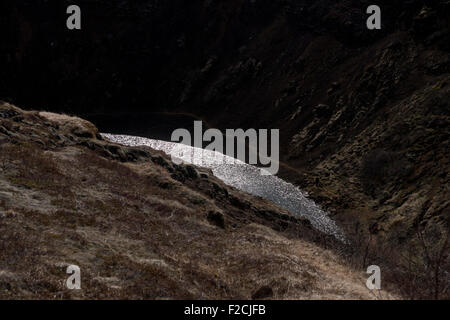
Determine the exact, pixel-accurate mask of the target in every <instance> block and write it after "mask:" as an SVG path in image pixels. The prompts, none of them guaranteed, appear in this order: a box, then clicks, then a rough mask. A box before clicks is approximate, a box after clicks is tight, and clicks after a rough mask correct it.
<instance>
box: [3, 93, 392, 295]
mask: <svg viewBox="0 0 450 320" xmlns="http://www.w3.org/2000/svg"><path fill="white" fill-rule="evenodd" d="M0 115H1V117H0V298H1V299H11V298H21V299H36V298H38V299H61V298H74V299H80V298H81V299H85V298H91V299H119V298H120V299H173V298H176V299H223V298H228V299H250V298H251V297H252V296H253V297H254V298H276V299H282V298H283V299H284V298H286V299H288V298H290V299H299V298H305V299H325V298H326V299H340V298H351V299H371V298H374V296H372V295H371V294H370V293H369V292H368V291H367V289H366V287H365V285H364V283H365V280H364V278H363V277H362V276H361V275H360V274H359V272H357V271H352V270H351V269H350V267H349V266H347V265H346V264H345V263H344V261H343V260H342V258H340V257H339V256H338V255H337V254H335V253H333V252H332V251H330V250H329V249H325V246H326V247H328V248H333V247H335V246H336V247H337V244H336V243H335V242H333V241H332V239H330V238H327V237H326V236H324V235H323V234H321V233H320V232H317V231H315V230H313V229H312V228H310V227H309V226H308V225H305V223H304V222H303V221H302V220H299V219H296V218H295V217H293V216H292V215H290V214H289V213H288V212H285V211H283V210H282V209H280V208H278V207H276V206H274V205H273V204H271V203H269V202H266V201H264V200H262V199H260V198H255V197H252V196H249V195H247V194H243V193H240V192H238V191H236V190H235V189H232V188H230V187H227V186H225V185H224V184H223V183H222V182H221V181H219V180H217V179H216V178H215V177H213V176H212V175H205V176H204V177H203V178H200V177H199V173H203V171H204V169H201V168H195V167H193V166H177V165H175V164H173V163H172V162H171V161H170V158H169V157H168V156H166V155H165V154H161V153H159V152H157V151H155V150H152V149H150V148H129V147H124V146H120V145H116V144H113V143H111V142H108V141H105V140H102V139H100V137H99V136H98V135H97V129H96V128H95V127H94V126H93V125H92V124H91V123H89V122H87V121H85V120H82V119H80V118H77V117H70V116H66V115H58V114H53V113H43V112H34V111H23V110H21V109H19V108H17V107H14V106H12V105H10V104H7V103H3V102H1V103H0ZM174 172H178V173H179V174H180V175H183V177H184V179H183V180H182V181H180V180H178V179H174V178H173V177H172V174H173V173H174ZM219 191H220V192H219ZM240 203H246V204H247V206H245V207H243V206H242V205H240ZM263 211H264V212H265V214H264V215H261V214H260V213H261V212H263ZM281 222H282V223H283V224H284V226H285V228H283V230H279V227H278V226H279V224H280V223H281ZM70 265H77V266H79V267H80V270H81V279H82V280H81V281H82V283H81V287H82V290H75V291H71V290H69V289H67V288H66V286H65V283H66V279H67V278H68V276H69V275H68V274H67V273H66V270H67V267H68V266H70ZM268 286H269V288H270V292H269V291H268V290H267V289H264V288H267V287H268ZM261 288H262V289H261ZM255 292H256V293H255ZM389 297H390V298H395V297H396V296H394V295H389Z"/></svg>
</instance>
